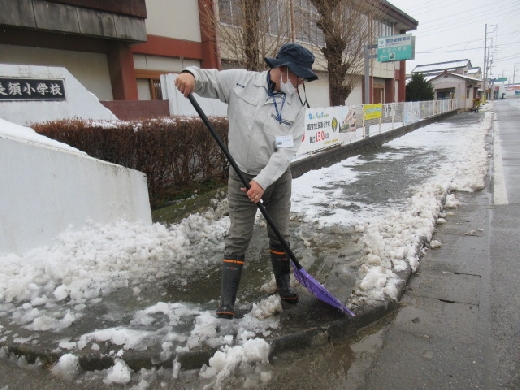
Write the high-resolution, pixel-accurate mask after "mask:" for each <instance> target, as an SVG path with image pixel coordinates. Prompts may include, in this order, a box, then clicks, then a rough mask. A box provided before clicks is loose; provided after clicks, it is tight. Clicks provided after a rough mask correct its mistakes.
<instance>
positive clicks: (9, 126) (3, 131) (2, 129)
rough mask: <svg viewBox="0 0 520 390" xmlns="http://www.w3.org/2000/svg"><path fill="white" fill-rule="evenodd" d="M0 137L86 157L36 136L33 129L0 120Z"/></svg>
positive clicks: (72, 149)
mask: <svg viewBox="0 0 520 390" xmlns="http://www.w3.org/2000/svg"><path fill="white" fill-rule="evenodd" d="M0 137H6V138H14V139H17V140H24V141H29V142H34V143H37V144H40V145H47V146H52V147H53V148H57V149H63V150H67V151H69V152H75V153H79V154H83V155H86V153H85V152H82V151H80V150H79V149H76V148H74V147H72V146H70V145H67V144H64V143H62V142H59V141H56V140H54V139H52V138H48V137H46V136H44V135H41V134H38V133H37V132H35V131H34V130H33V129H31V128H30V127H27V126H22V125H17V124H15V123H12V122H8V121H6V120H4V119H2V118H0Z"/></svg>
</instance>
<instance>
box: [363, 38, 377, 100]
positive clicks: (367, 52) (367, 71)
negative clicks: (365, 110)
mask: <svg viewBox="0 0 520 390" xmlns="http://www.w3.org/2000/svg"><path fill="white" fill-rule="evenodd" d="M376 48H377V45H365V88H364V89H365V99H364V101H363V103H364V104H370V95H371V93H370V83H369V79H370V59H371V58H377V54H370V51H371V50H372V49H376Z"/></svg>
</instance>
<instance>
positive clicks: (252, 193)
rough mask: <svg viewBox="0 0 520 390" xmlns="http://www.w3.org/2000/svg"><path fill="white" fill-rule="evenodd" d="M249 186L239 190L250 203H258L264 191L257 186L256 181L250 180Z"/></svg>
mask: <svg viewBox="0 0 520 390" xmlns="http://www.w3.org/2000/svg"><path fill="white" fill-rule="evenodd" d="M249 185H250V186H251V188H249V190H248V189H246V187H242V188H241V190H242V191H244V192H246V194H247V197H248V198H249V199H250V200H251V202H254V203H258V202H260V199H262V196H263V195H264V189H263V188H262V186H261V185H260V184H258V183H257V182H256V181H254V180H251V181H250V182H249Z"/></svg>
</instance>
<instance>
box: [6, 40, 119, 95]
mask: <svg viewBox="0 0 520 390" xmlns="http://www.w3.org/2000/svg"><path fill="white" fill-rule="evenodd" d="M0 64H11V65H40V66H56V67H64V68H66V69H67V70H68V71H69V72H70V73H72V75H73V76H74V77H75V78H77V79H78V80H79V82H80V83H81V84H83V85H84V86H85V88H87V89H88V90H89V91H90V92H92V93H93V94H94V95H96V96H97V98H98V99H99V100H112V82H111V81H110V73H109V70H108V60H107V56H106V55H105V54H101V53H84V52H76V51H67V50H57V49H45V48H41V47H27V46H15V45H0Z"/></svg>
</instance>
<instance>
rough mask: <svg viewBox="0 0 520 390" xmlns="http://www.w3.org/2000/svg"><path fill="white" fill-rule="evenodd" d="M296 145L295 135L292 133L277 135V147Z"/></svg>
mask: <svg viewBox="0 0 520 390" xmlns="http://www.w3.org/2000/svg"><path fill="white" fill-rule="evenodd" d="M293 146H294V140H293V137H292V136H290V135H281V136H278V137H276V147H277V148H292V147H293Z"/></svg>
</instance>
